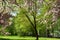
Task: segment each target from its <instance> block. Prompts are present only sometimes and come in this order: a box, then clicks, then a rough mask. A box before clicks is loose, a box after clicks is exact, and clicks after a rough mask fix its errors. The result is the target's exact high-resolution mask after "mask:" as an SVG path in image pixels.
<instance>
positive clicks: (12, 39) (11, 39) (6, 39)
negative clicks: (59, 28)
mask: <svg viewBox="0 0 60 40" xmlns="http://www.w3.org/2000/svg"><path fill="white" fill-rule="evenodd" d="M35 39H36V38H35V37H19V36H0V40H35ZM39 40H60V39H58V38H43V37H40V38H39Z"/></svg>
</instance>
